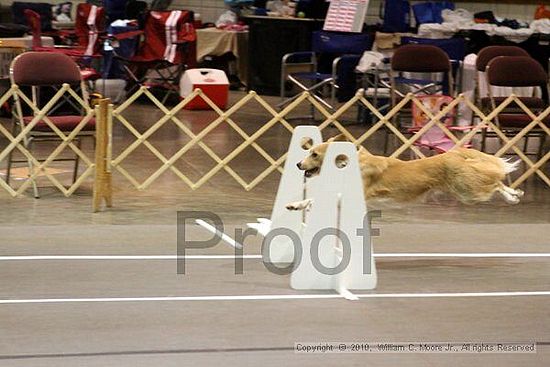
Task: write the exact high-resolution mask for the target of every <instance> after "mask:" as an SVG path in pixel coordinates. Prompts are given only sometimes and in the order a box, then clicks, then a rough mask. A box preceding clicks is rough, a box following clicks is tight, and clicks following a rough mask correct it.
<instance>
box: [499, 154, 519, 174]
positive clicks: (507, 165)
mask: <svg viewBox="0 0 550 367" xmlns="http://www.w3.org/2000/svg"><path fill="white" fill-rule="evenodd" d="M500 160H501V162H502V166H503V168H504V173H505V174H508V173H512V172H514V171H515V170H517V169H518V168H519V165H520V163H521V160H520V159H518V160H517V161H514V162H510V158H500Z"/></svg>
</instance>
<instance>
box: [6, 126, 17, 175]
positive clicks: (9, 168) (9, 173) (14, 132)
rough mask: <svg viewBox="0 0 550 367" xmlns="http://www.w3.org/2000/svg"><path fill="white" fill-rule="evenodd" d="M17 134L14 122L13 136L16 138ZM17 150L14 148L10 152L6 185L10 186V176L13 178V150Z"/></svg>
mask: <svg viewBox="0 0 550 367" xmlns="http://www.w3.org/2000/svg"><path fill="white" fill-rule="evenodd" d="M15 134H17V125H16V123H15V122H13V124H12V127H11V135H12V136H14V137H15ZM14 149H16V148H13V149H12V150H10V153H9V154H8V166H7V167H6V183H7V184H8V185H9V184H10V176H11V166H12V161H13V150H14Z"/></svg>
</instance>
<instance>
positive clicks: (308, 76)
mask: <svg viewBox="0 0 550 367" xmlns="http://www.w3.org/2000/svg"><path fill="white" fill-rule="evenodd" d="M371 46H372V40H371V37H369V35H368V34H365V33H361V34H346V33H338V32H327V31H317V32H313V35H312V51H303V52H294V53H289V54H286V55H284V56H283V58H282V60H281V87H280V94H281V103H279V105H278V107H280V108H281V107H284V106H286V105H287V104H289V103H290V102H292V101H294V100H295V99H296V98H298V97H299V95H300V94H301V93H302V92H304V91H307V92H310V93H311V95H312V96H313V97H314V98H315V99H316V100H317V101H318V102H319V103H320V104H322V105H323V106H324V107H326V108H327V109H329V110H332V109H333V108H334V105H335V103H336V92H337V89H338V88H340V85H339V82H341V81H342V80H343V79H344V78H345V76H344V74H343V73H342V68H341V66H342V65H344V64H348V65H350V64H351V65H353V67H355V65H357V63H358V62H359V59H360V57H361V55H362V54H363V52H364V51H366V50H369V49H370V48H371ZM353 67H351V68H349V69H350V70H351V72H352V79H353V78H354V75H353ZM293 70H294V72H293ZM296 70H299V71H296ZM287 82H290V83H291V85H295V86H297V87H298V89H299V93H297V94H295V95H294V96H292V97H290V98H288V99H285V98H286V88H287ZM326 88H328V89H329V93H328V96H329V102H327V101H326V100H325V99H324V98H325V93H323V89H326Z"/></svg>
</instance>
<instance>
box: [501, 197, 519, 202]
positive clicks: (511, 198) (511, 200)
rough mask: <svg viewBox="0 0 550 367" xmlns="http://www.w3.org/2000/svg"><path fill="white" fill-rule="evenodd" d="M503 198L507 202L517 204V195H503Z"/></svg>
mask: <svg viewBox="0 0 550 367" xmlns="http://www.w3.org/2000/svg"><path fill="white" fill-rule="evenodd" d="M504 200H505V201H506V202H507V203H508V204H519V197H518V196H515V195H510V196H505V197H504Z"/></svg>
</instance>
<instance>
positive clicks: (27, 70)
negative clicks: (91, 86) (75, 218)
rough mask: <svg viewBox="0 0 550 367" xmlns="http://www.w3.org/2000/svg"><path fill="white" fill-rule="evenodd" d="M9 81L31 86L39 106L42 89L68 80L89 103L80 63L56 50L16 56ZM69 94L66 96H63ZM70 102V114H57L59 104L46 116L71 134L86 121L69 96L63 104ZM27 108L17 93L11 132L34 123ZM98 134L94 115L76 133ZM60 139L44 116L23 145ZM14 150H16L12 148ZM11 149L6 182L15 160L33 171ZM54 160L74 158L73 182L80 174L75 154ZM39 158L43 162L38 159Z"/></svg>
mask: <svg viewBox="0 0 550 367" xmlns="http://www.w3.org/2000/svg"><path fill="white" fill-rule="evenodd" d="M44 65H48V71H47V72H44ZM10 80H11V83H12V84H16V85H18V86H19V87H23V88H24V87H30V89H31V93H32V97H31V100H32V103H33V104H34V105H36V106H38V107H40V106H41V101H40V88H45V87H52V88H58V87H60V86H61V85H62V84H64V83H67V84H70V85H72V86H79V87H80V91H81V96H80V97H81V98H82V100H83V101H84V103H88V99H89V98H88V92H87V89H86V85H85V82H84V80H83V78H82V75H81V73H80V69H79V67H78V65H77V64H76V63H75V61H74V60H73V59H71V58H70V57H69V56H68V55H65V54H63V53H57V52H32V51H31V52H25V53H23V54H21V55H19V56H17V57H16V58H15V59H14V60H13V62H12V64H11V68H10ZM64 97H67V96H64ZM63 102H68V103H69V104H72V106H71V109H70V110H71V112H72V113H70V114H63V115H61V114H55V115H54V113H55V112H56V110H58V108H59V104H58V105H57V106H56V107H54V108H52V109H50V110H49V112H48V115H47V118H48V119H49V120H50V121H51V122H52V123H53V124H54V125H55V126H56V127H57V128H58V129H59V130H60V131H61V132H64V133H70V132H71V131H73V130H74V129H75V127H76V126H78V125H79V124H80V123H81V122H82V120H83V113H82V112H83V111H82V108H81V106H80V107H79V106H78V105H77V104H75V103H72V102H71V100H70V99H68V97H67V98H63V99H62V100H61V103H63ZM25 110H26V109H25V108H24V106H23V104H22V102H21V99H20V97H19V96H18V95H15V96H14V108H13V109H12V111H13V126H12V133H13V135H14V136H16V135H17V134H19V133H21V131H23V130H24V129H25V127H26V126H28V125H29V123H31V121H32V120H33V119H34V118H35V116H34V115H29V114H26V112H25ZM94 134H95V119H93V118H91V119H90V120H89V121H88V122H87V124H86V125H85V126H84V127H83V128H82V130H80V131H79V133H78V134H77V136H79V137H85V136H88V137H94ZM52 140H60V136H59V135H58V134H56V133H55V132H54V131H53V130H52V128H51V127H50V126H49V125H48V123H47V122H46V120H45V119H42V120H40V121H38V122H37V123H36V125H34V127H33V128H32V129H31V130H30V131H29V133H28V134H26V135H25V136H24V138H23V144H24V146H25V147H26V148H27V149H29V150H30V149H31V148H32V143H33V142H37V141H52ZM76 144H77V147H78V148H80V144H81V141H80V139H76ZM12 152H13V151H12ZM12 152H10V154H9V157H8V167H7V172H6V182H7V183H9V180H10V174H11V167H12V164H13V163H18V162H19V163H22V162H26V163H27V164H28V167H29V174H30V173H32V170H33V166H32V162H31V161H30V160H29V161H27V160H24V161H14V160H13V157H12ZM54 160H55V161H74V171H73V183H74V182H75V181H76V178H77V176H78V164H79V157H78V155H76V154H75V157H74V158H56V159H54ZM38 161H41V160H40V159H38ZM32 184H33V190H34V196H35V197H36V198H38V197H39V195H38V188H37V186H36V182H35V181H34V180H33V181H32Z"/></svg>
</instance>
